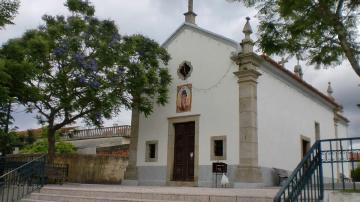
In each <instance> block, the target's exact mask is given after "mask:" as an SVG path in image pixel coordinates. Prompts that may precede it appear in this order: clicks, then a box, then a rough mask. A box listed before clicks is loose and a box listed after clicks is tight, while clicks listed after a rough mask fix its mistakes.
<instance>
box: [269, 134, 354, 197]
mask: <svg viewBox="0 0 360 202" xmlns="http://www.w3.org/2000/svg"><path fill="white" fill-rule="evenodd" d="M354 143H360V138H359V137H353V138H337V139H323V140H318V141H316V142H315V143H314V145H313V146H312V147H311V149H310V150H309V151H308V152H307V153H306V155H305V156H304V158H303V159H302V160H301V162H300V163H299V164H298V166H297V167H296V168H295V170H294V171H293V172H292V174H291V175H290V177H289V178H288V180H287V181H286V182H285V184H284V185H283V186H282V187H281V188H280V190H279V191H278V193H277V194H276V196H275V198H274V202H280V201H289V202H291V201H321V200H323V198H324V190H325V189H332V190H353V191H355V190H356V189H357V187H360V185H359V184H357V182H356V179H352V177H353V176H351V178H350V176H349V178H347V177H346V176H345V172H346V170H349V169H350V167H351V169H350V171H351V172H353V171H354V170H355V168H356V166H355V162H360V158H357V156H359V157H360V154H359V153H360V145H359V144H354ZM354 154H356V158H355V157H354ZM324 166H330V171H331V173H330V174H331V177H328V178H329V179H330V180H331V181H330V182H329V181H328V182H326V183H324V174H323V168H324ZM346 166H347V167H348V168H345V167H346ZM335 172H336V173H337V174H336V175H335ZM330 174H329V173H328V174H327V175H330ZM357 180H359V179H357ZM325 185H326V186H325ZM330 186H331V187H330Z"/></svg>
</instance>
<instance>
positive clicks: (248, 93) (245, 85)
mask: <svg viewBox="0 0 360 202" xmlns="http://www.w3.org/2000/svg"><path fill="white" fill-rule="evenodd" d="M246 21H247V22H246V24H245V26H244V29H243V33H244V34H245V38H244V39H243V40H242V42H241V43H240V45H241V47H242V52H241V53H239V54H238V55H236V56H234V57H232V59H233V60H234V61H235V62H236V64H237V65H238V66H239V69H238V71H237V72H234V74H235V75H236V76H237V77H238V84H239V136H240V138H239V139H240V142H239V167H238V170H237V175H236V180H237V181H238V182H240V183H244V184H249V183H253V184H256V183H259V184H261V183H262V174H261V169H260V167H259V158H258V156H259V154H258V135H257V79H258V77H259V76H260V75H261V74H260V73H259V71H258V67H259V64H258V56H257V55H256V54H255V53H254V52H253V48H254V42H253V41H252V40H251V37H250V35H251V34H252V29H251V26H250V23H249V21H250V18H248V17H247V18H246ZM245 186H247V185H245Z"/></svg>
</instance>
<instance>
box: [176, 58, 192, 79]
mask: <svg viewBox="0 0 360 202" xmlns="http://www.w3.org/2000/svg"><path fill="white" fill-rule="evenodd" d="M192 70H193V67H192V65H191V63H190V62H188V61H184V62H183V63H181V64H180V65H179V68H178V71H177V73H178V76H179V78H180V79H182V80H186V79H187V78H189V77H190V76H191V72H192Z"/></svg>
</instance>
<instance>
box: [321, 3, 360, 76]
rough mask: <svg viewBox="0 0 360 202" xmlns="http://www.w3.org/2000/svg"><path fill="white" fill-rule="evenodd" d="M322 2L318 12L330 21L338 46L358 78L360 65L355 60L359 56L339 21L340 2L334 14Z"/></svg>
mask: <svg viewBox="0 0 360 202" xmlns="http://www.w3.org/2000/svg"><path fill="white" fill-rule="evenodd" d="M324 2H325V0H324V1H319V5H320V12H322V13H325V15H324V16H326V17H328V18H330V19H331V24H330V25H331V26H332V27H333V28H334V30H335V33H336V34H337V35H338V39H339V42H340V46H341V48H342V49H343V51H344V54H345V56H346V58H347V59H348V61H349V62H350V65H351V67H352V68H353V70H354V71H355V73H356V74H357V75H358V76H359V77H360V64H359V61H358V59H357V58H356V57H357V56H358V55H359V54H358V53H357V50H355V49H354V48H353V47H352V45H351V42H350V41H349V37H348V35H349V34H350V33H349V32H348V30H347V29H346V27H345V25H344V23H343V22H342V21H341V12H342V10H341V9H342V6H341V3H342V2H339V5H340V6H338V9H337V11H336V13H333V12H332V11H331V9H330V8H329V7H328V6H327V4H326V3H324Z"/></svg>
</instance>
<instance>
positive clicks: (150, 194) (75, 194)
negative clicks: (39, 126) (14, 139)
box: [31, 184, 278, 202]
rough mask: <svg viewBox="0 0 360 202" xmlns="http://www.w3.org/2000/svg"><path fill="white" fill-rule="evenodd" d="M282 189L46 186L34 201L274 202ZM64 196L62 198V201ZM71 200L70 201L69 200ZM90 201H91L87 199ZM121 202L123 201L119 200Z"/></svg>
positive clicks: (35, 196) (35, 195) (36, 195)
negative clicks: (55, 197)
mask: <svg viewBox="0 0 360 202" xmlns="http://www.w3.org/2000/svg"><path fill="white" fill-rule="evenodd" d="M277 190H278V188H273V189H231V188H226V189H221V188H220V189H215V188H201V187H144V186H143V187H141V186H135V187H127V186H119V185H113V186H112V185H83V184H81V185H74V184H67V185H64V186H52V185H48V186H45V187H44V188H42V189H41V190H40V194H42V195H43V196H40V195H39V194H36V193H34V194H33V195H34V197H31V198H32V199H41V200H53V201H59V200H60V199H56V200H55V199H53V198H51V196H59V197H60V196H61V197H63V198H66V200H65V199H64V200H60V201H67V199H69V201H76V202H78V201H79V200H80V199H81V200H80V201H88V200H91V201H101V200H103V199H108V200H107V201H124V200H125V201H147V202H150V201H161V202H164V201H181V202H245V201H246V202H249V201H256V202H272V201H273V197H274V196H275V194H276V192H277ZM61 197H60V198H61ZM69 197H70V198H69ZM87 199H88V200H87ZM119 199H121V200H119Z"/></svg>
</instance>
